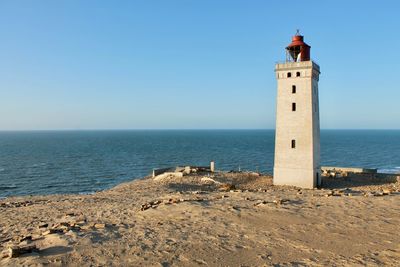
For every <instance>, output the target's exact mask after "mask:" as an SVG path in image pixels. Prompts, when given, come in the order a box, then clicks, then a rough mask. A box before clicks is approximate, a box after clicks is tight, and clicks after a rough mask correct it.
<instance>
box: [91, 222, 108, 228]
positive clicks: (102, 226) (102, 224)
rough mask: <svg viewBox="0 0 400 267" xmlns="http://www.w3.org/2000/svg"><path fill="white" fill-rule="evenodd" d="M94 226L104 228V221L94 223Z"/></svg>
mask: <svg viewBox="0 0 400 267" xmlns="http://www.w3.org/2000/svg"><path fill="white" fill-rule="evenodd" d="M94 228H96V229H104V228H106V224H105V223H95V224H94Z"/></svg>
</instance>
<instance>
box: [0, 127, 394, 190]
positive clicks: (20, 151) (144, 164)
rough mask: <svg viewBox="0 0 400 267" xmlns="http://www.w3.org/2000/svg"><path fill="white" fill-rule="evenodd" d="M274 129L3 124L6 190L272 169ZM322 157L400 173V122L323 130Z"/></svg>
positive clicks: (0, 156)
mask: <svg viewBox="0 0 400 267" xmlns="http://www.w3.org/2000/svg"><path fill="white" fill-rule="evenodd" d="M274 134H275V132H274V130H107V131H100V130H97V131H19V132H13V131H3V132H0V198H5V197H8V196H16V195H44V194H69V193H77V194H91V193H94V192H96V191H100V190H104V189H108V188H111V187H113V186H115V185H117V184H119V183H122V182H127V181H131V180H134V179H138V178H141V177H144V176H146V175H149V174H150V173H151V172H152V170H153V169H155V168H163V167H172V166H185V165H196V166H208V165H209V162H210V161H211V160H213V161H215V164H216V169H218V170H224V171H230V170H236V171H238V170H241V171H257V172H262V173H272V168H273V156H274ZM321 165H323V166H340V167H365V168H378V171H379V172H382V173H400V130H322V131H321Z"/></svg>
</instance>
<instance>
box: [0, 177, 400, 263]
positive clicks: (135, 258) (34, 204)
mask: <svg viewBox="0 0 400 267" xmlns="http://www.w3.org/2000/svg"><path fill="white" fill-rule="evenodd" d="M204 177H205V176H204V175H200V174H196V175H189V176H184V177H175V178H166V179H162V180H160V181H154V180H153V179H151V178H146V179H142V180H137V181H133V182H130V183H125V184H121V185H119V186H117V187H115V188H113V189H111V190H107V191H103V192H98V193H96V194H93V195H52V196H34V197H15V198H8V199H5V200H2V201H1V202H0V214H1V220H0V250H4V251H5V254H4V255H5V257H4V258H2V259H1V260H0V265H2V266H15V265H22V264H24V265H27V266H41V265H51V266H57V265H59V266H61V265H74V266H206V265H208V266H263V265H265V266H271V265H277V266H279V265H282V266H364V265H368V266H381V265H388V266H396V265H397V266H398V262H399V261H400V235H399V231H400V226H399V225H400V206H399V203H400V202H399V201H400V193H399V190H400V184H399V182H397V183H388V184H381V185H357V186H351V184H350V185H349V184H345V186H346V188H344V187H341V185H342V184H340V183H338V184H337V185H338V186H334V187H335V189H334V190H333V191H332V190H330V189H316V190H302V189H297V188H292V187H274V186H272V185H271V177H268V176H257V175H251V174H227V173H217V174H215V175H213V176H210V177H207V179H202V178H204ZM213 180H214V181H216V182H214V181H213ZM328 184H329V185H330V186H331V187H332V185H334V184H332V181H331V182H330V183H328ZM234 187H235V189H233V188H234ZM221 189H223V190H225V191H221ZM374 193H375V195H376V196H375V195H374ZM376 193H377V194H376ZM27 245H35V246H36V247H37V249H38V251H37V252H33V253H28V254H24V255H21V256H20V257H15V258H10V257H6V256H7V253H8V250H7V248H8V247H10V246H19V247H23V246H27Z"/></svg>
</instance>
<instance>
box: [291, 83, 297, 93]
mask: <svg viewBox="0 0 400 267" xmlns="http://www.w3.org/2000/svg"><path fill="white" fill-rule="evenodd" d="M295 93H296V85H292V94H295Z"/></svg>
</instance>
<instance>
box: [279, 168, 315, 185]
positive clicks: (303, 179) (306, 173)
mask: <svg viewBox="0 0 400 267" xmlns="http://www.w3.org/2000/svg"><path fill="white" fill-rule="evenodd" d="M320 172H321V171H320V170H319V169H293V168H278V167H274V177H273V183H274V185H291V186H297V187H301V188H315V187H317V186H320V185H321V173H320Z"/></svg>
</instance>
